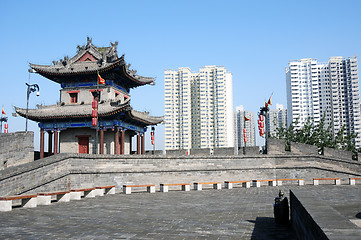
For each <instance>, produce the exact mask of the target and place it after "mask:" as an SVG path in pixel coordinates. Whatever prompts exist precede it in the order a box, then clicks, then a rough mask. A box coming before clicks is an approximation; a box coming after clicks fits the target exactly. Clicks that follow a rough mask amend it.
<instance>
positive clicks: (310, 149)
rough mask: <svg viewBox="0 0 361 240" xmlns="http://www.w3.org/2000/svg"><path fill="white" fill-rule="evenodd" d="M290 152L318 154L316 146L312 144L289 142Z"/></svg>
mask: <svg viewBox="0 0 361 240" xmlns="http://www.w3.org/2000/svg"><path fill="white" fill-rule="evenodd" d="M291 153H292V154H314V155H318V148H317V146H314V145H309V144H304V143H296V142H291Z"/></svg>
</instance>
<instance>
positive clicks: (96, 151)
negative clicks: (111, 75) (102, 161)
mask: <svg viewBox="0 0 361 240" xmlns="http://www.w3.org/2000/svg"><path fill="white" fill-rule="evenodd" d="M98 76H99V72H98ZM98 81H99V80H98V77H97V78H96V85H97V93H96V97H95V99H96V101H97V117H96V119H97V124H96V126H95V154H98V138H99V133H98V128H99V119H98V115H99V98H100V94H99V84H98Z"/></svg>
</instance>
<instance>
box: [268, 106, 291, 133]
mask: <svg viewBox="0 0 361 240" xmlns="http://www.w3.org/2000/svg"><path fill="white" fill-rule="evenodd" d="M267 125H268V126H267V129H268V131H269V133H270V134H271V136H273V135H275V134H276V129H277V128H282V127H283V128H286V127H287V109H283V105H282V104H276V109H270V110H269V111H268V114H267Z"/></svg>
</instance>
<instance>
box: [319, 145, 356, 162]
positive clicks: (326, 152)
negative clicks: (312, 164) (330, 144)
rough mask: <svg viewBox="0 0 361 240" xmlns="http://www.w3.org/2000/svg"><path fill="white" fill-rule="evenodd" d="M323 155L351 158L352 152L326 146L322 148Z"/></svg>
mask: <svg viewBox="0 0 361 240" xmlns="http://www.w3.org/2000/svg"><path fill="white" fill-rule="evenodd" d="M323 155H324V156H325V157H332V158H337V159H344V160H352V152H350V151H343V150H339V149H333V148H327V147H325V148H324V149H323Z"/></svg>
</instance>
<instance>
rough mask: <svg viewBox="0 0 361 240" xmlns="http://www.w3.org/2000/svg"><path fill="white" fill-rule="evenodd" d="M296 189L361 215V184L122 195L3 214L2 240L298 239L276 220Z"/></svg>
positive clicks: (351, 215) (352, 215) (0, 217)
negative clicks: (280, 200) (279, 204)
mask: <svg viewBox="0 0 361 240" xmlns="http://www.w3.org/2000/svg"><path fill="white" fill-rule="evenodd" d="M290 188H303V189H309V190H310V191H316V192H318V193H320V196H321V198H322V199H325V201H330V204H333V205H335V206H336V207H337V208H338V210H340V212H343V214H344V215H345V216H347V217H348V218H350V219H351V218H353V219H357V217H356V215H357V214H355V213H356V212H357V211H358V212H361V209H359V208H360V207H361V202H360V199H361V185H359V186H346V185H343V186H331V185H328V186H322V185H321V186H300V187H299V186H279V187H269V186H263V187H260V188H255V187H251V188H249V189H246V188H234V189H222V190H214V189H204V190H203V191H193V190H192V191H190V192H183V191H170V192H168V193H161V192H156V193H152V194H150V193H146V192H141V193H140V192H138V193H132V194H131V195H125V194H122V193H121V194H119V193H117V194H115V195H107V196H104V197H96V198H89V199H82V200H80V201H71V202H68V203H53V204H52V205H50V206H38V207H37V208H32V209H26V208H15V209H13V211H11V212H1V213H0V223H1V231H0V239H50V238H51V239H295V236H294V233H293V231H292V230H291V229H290V228H289V227H286V226H280V225H277V224H275V223H274V218H273V202H274V198H275V197H276V196H277V195H278V191H279V190H280V189H282V190H283V191H284V192H285V193H286V195H287V196H288V197H289V189H290ZM341 189H342V190H345V191H346V192H347V194H348V196H345V194H346V193H345V191H343V193H340V194H338V192H339V191H340V190H341ZM341 192H342V191H341ZM342 204H343V205H345V204H346V205H347V206H346V207H344V208H343V207H342ZM359 215H361V214H359Z"/></svg>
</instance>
